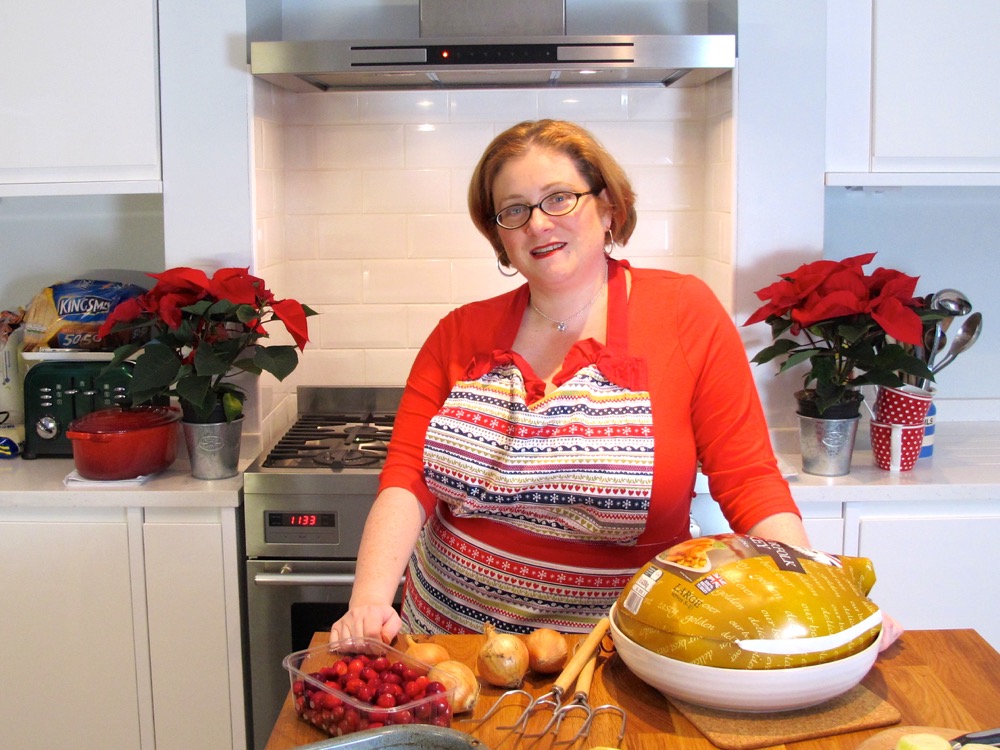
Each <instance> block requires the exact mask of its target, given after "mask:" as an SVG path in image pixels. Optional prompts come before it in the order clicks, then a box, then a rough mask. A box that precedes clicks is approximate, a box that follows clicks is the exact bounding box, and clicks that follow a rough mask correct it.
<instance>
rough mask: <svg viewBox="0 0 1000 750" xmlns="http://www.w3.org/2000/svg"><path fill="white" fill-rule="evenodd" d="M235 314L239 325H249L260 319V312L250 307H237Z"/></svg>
mask: <svg viewBox="0 0 1000 750" xmlns="http://www.w3.org/2000/svg"><path fill="white" fill-rule="evenodd" d="M235 312H236V317H237V318H239V321H240V322H241V323H250V322H252V321H255V320H259V319H260V310H258V309H257V308H256V307H253V306H252V305H239V306H238V307H236V310H235Z"/></svg>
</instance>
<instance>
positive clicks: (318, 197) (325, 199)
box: [285, 169, 363, 214]
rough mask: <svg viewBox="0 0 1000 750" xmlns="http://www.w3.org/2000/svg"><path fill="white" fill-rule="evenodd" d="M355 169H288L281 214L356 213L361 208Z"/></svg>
mask: <svg viewBox="0 0 1000 750" xmlns="http://www.w3.org/2000/svg"><path fill="white" fill-rule="evenodd" d="M361 185H362V173H361V172H360V171H359V170H343V171H339V170H332V169H326V170H315V171H305V170H288V171H286V172H285V211H286V212H288V213H289V214H325V213H349V214H350V213H358V212H359V211H361V209H362V205H363V203H362V190H361Z"/></svg>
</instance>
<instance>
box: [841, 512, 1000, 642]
mask: <svg viewBox="0 0 1000 750" xmlns="http://www.w3.org/2000/svg"><path fill="white" fill-rule="evenodd" d="M845 530H846V534H845V553H846V554H849V555H860V556H862V557H867V558H869V559H870V560H871V561H872V562H873V563H874V565H875V574H876V576H877V577H878V581H877V582H876V584H875V588H874V589H873V590H872V593H871V597H872V599H873V600H874V601H875V602H877V603H878V605H879V606H880V607H881V608H882V609H883V610H884V611H886V612H888V613H889V614H891V615H892V616H893V617H895V618H896V619H897V620H899V622H900V623H901V624H902V625H903V627H905V628H909V629H913V630H921V629H936V628H974V629H975V630H976V631H977V632H978V633H979V634H980V635H981V636H983V637H984V638H985V639H986V640H988V641H989V642H990V644H992V645H993V647H994V648H1000V578H998V577H997V575H996V571H997V569H998V567H1000V546H998V545H997V538H998V535H1000V506H998V504H997V503H990V504H986V503H983V502H974V503H973V502H965V503H963V502H960V501H949V502H942V501H936V502H932V501H928V502H907V503H898V502H895V503H893V502H887V503H847V504H846V506H845Z"/></svg>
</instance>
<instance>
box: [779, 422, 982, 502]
mask: <svg viewBox="0 0 1000 750" xmlns="http://www.w3.org/2000/svg"><path fill="white" fill-rule="evenodd" d="M788 433H789V434H787V435H779V436H775V441H774V442H775V446H776V449H777V451H778V453H779V455H780V456H781V457H782V458H783V459H784V460H785V461H787V462H788V463H789V464H791V465H792V466H793V467H794V468H796V469H798V474H797V475H796V476H794V477H789V479H788V483H789V485H790V486H791V488H792V493H793V494H794V495H795V499H796V501H797V502H799V503H800V504H802V503H808V502H823V501H836V502H848V501H901V502H902V501H913V500H949V499H954V500H995V501H998V502H1000V423H997V422H945V423H942V422H938V424H937V425H936V430H935V435H934V454H933V455H932V456H931V457H929V458H923V459H919V460H918V461H917V464H916V466H915V467H914V468H913V470H912V471H903V472H890V471H886V470H884V469H880V468H879V467H877V466H876V465H875V462H874V460H873V458H872V452H871V443H870V438H869V434H868V431H867V424H866V423H865V422H864V421H863V422H862V425H861V427H860V428H859V430H858V436H857V441H856V442H855V447H854V456H853V460H852V461H851V473H850V474H848V475H846V476H843V477H818V476H814V475H812V474H806V473H804V472H803V471H802V457H801V455H799V454H798V453H797V452H792V451H791V450H782V449H783V448H785V449H787V448H788V447H789V446H790V445H792V444H794V443H797V441H798V433H797V432H795V431H793V430H789V431H788Z"/></svg>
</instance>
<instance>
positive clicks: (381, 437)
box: [262, 412, 395, 470]
mask: <svg viewBox="0 0 1000 750" xmlns="http://www.w3.org/2000/svg"><path fill="white" fill-rule="evenodd" d="M394 420H395V414H393V413H388V412H356V413H336V414H326V413H323V414H301V415H299V417H298V419H296V421H295V424H293V425H292V426H291V427H290V428H289V429H288V431H287V432H286V433H285V434H284V435H282V437H281V439H280V440H279V441H278V442H277V443H276V444H275V446H274V448H272V449H271V451H270V452H269V453H268V454H267V457H266V458H265V459H264V462H263V464H262V466H263V467H265V468H283V469H308V468H320V467H323V468H327V469H332V470H340V469H353V468H379V467H381V465H382V463H383V462H384V461H385V456H386V453H387V451H388V443H389V438H390V437H391V436H392V425H393V422H394Z"/></svg>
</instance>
